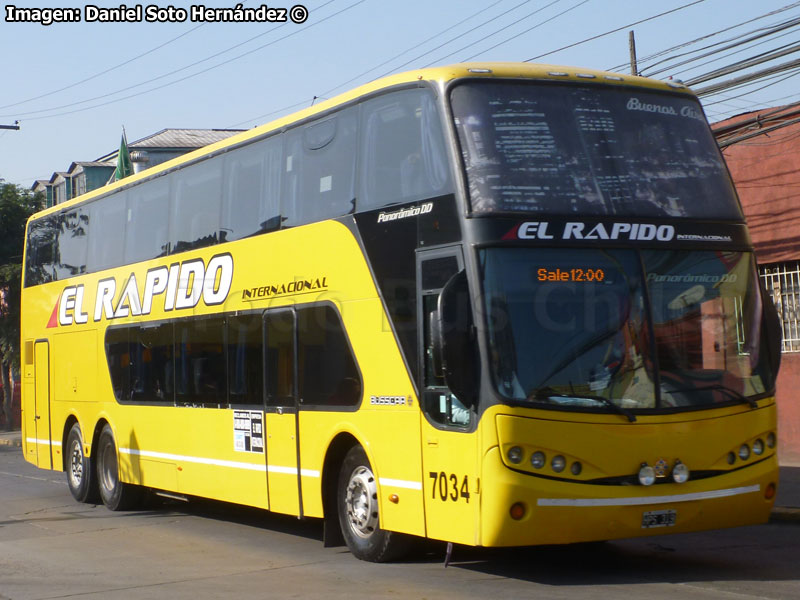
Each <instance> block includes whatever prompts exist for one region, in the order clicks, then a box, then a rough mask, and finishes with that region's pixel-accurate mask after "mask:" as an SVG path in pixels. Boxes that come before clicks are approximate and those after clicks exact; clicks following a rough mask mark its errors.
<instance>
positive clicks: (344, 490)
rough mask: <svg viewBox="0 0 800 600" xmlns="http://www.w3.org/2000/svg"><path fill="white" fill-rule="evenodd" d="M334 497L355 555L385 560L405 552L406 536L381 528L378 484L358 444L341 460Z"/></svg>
mask: <svg viewBox="0 0 800 600" xmlns="http://www.w3.org/2000/svg"><path fill="white" fill-rule="evenodd" d="M337 498H338V501H337V503H338V513H339V525H340V526H341V528H342V534H343V535H344V539H345V542H346V543H347V547H348V548H349V549H350V552H352V553H353V555H354V556H355V557H356V558H358V559H361V560H365V561H369V562H385V561H389V560H393V559H396V558H399V557H400V556H402V555H403V554H405V553H406V552H407V551H408V547H409V540H408V537H407V536H404V535H402V534H399V533H395V532H393V531H386V530H385V529H381V527H380V515H379V512H378V485H377V482H376V480H375V475H374V474H373V472H372V467H371V466H370V464H369V460H368V459H367V455H366V453H365V452H364V449H363V448H362V447H361V446H353V447H352V448H351V449H350V451H349V452H348V453H347V455H346V456H345V459H344V461H343V462H342V467H341V469H340V471H339V482H338V493H337Z"/></svg>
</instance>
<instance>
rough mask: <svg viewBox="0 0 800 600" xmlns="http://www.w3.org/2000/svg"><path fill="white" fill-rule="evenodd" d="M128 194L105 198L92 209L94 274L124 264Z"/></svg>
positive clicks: (91, 262) (91, 269)
mask: <svg viewBox="0 0 800 600" xmlns="http://www.w3.org/2000/svg"><path fill="white" fill-rule="evenodd" d="M126 195H127V193H126V192H118V193H116V194H114V195H112V196H106V197H105V198H101V199H100V200H98V201H97V202H93V203H92V204H91V206H90V209H89V210H90V214H91V221H90V223H91V224H92V227H91V229H90V230H89V255H88V258H87V262H88V265H87V266H88V269H89V272H90V273H96V272H97V271H102V270H104V269H110V268H112V267H116V266H119V265H121V264H124V262H125V260H124V253H125V245H124V241H125V240H124V233H125V222H126V221H127V214H128V213H127V207H126V206H125V197H126Z"/></svg>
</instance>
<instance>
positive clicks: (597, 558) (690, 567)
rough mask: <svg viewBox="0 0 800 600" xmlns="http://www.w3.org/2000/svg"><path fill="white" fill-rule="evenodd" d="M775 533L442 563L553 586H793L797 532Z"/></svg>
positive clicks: (494, 552)
mask: <svg viewBox="0 0 800 600" xmlns="http://www.w3.org/2000/svg"><path fill="white" fill-rule="evenodd" d="M777 527H783V528H784V529H785V528H786V527H787V526H786V525H764V526H760V527H752V528H746V529H744V530H739V531H738V533H735V534H733V535H726V536H720V533H721V532H710V533H708V534H685V535H675V536H664V537H661V538H647V539H637V540H621V541H614V542H597V543H590V544H571V545H565V546H536V547H526V548H502V549H483V548H463V547H456V548H455V549H454V551H453V555H452V557H451V563H450V565H451V568H452V567H454V568H457V569H464V570H466V571H474V572H478V573H483V574H487V575H493V576H498V577H504V578H513V579H518V580H523V581H530V582H535V583H539V584H545V585H553V586H567V585H569V586H575V585H618V584H642V583H673V584H677V583H688V582H704V581H706V582H707V581H743V580H748V581H781V580H795V579H796V565H797V562H798V561H800V535H798V533H800V529H798V528H796V527H793V526H789V527H791V529H792V530H793V531H794V535H793V536H791V535H789V536H787V535H784V536H782V537H781V538H780V542H777V541H773V540H774V539H775V538H773V535H772V531H774V529H772V528H777ZM771 529H772V531H771ZM731 531H736V530H731ZM724 533H728V534H730V533H731V532H724ZM701 536H702V537H701ZM715 536H718V537H715ZM787 540H789V541H788V543H787Z"/></svg>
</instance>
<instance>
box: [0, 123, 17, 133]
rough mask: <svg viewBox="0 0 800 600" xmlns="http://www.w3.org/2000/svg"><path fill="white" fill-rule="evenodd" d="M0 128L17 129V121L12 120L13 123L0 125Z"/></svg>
mask: <svg viewBox="0 0 800 600" xmlns="http://www.w3.org/2000/svg"><path fill="white" fill-rule="evenodd" d="M0 129H15V130H17V131H19V121H14V124H13V125H0Z"/></svg>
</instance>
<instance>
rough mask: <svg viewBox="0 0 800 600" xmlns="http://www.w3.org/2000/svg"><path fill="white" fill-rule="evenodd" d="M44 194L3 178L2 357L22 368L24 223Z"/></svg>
mask: <svg viewBox="0 0 800 600" xmlns="http://www.w3.org/2000/svg"><path fill="white" fill-rule="evenodd" d="M43 207H44V197H43V196H42V195H41V194H33V193H31V192H30V191H28V190H26V189H24V188H21V187H20V186H18V185H15V184H12V183H6V182H5V181H4V180H3V179H0V360H1V361H2V362H3V364H4V365H8V364H11V365H13V366H14V369H15V370H16V369H18V368H19V335H20V333H19V318H20V293H21V291H22V252H23V249H24V246H25V223H26V222H27V220H28V217H30V216H31V215H32V214H33V213H35V212H36V211H38V210H41V209H42V208H43Z"/></svg>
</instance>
